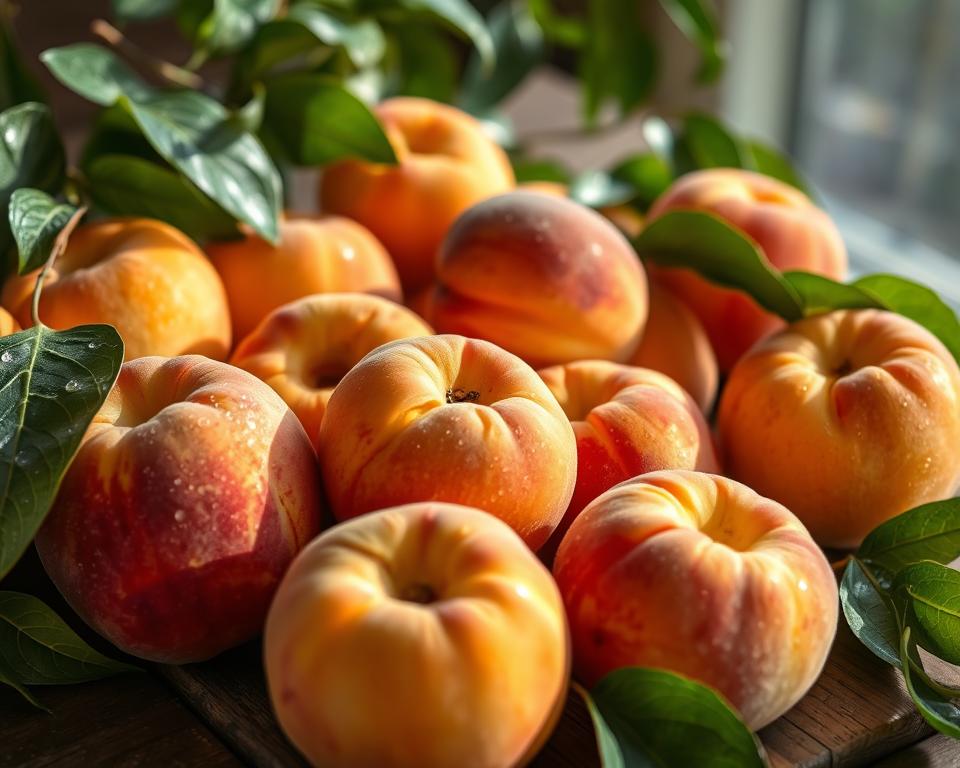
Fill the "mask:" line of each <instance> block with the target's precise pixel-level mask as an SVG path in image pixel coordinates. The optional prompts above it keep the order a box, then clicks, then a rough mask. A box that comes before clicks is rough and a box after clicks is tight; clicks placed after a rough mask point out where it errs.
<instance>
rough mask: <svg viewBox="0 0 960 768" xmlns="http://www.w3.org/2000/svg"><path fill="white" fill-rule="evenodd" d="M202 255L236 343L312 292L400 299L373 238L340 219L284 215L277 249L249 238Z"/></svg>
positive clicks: (397, 286)
mask: <svg viewBox="0 0 960 768" xmlns="http://www.w3.org/2000/svg"><path fill="white" fill-rule="evenodd" d="M207 254H208V255H209V256H210V260H211V261H212V262H213V266H214V267H216V268H217V271H218V272H219V273H220V277H222V278H223V284H224V286H226V289H227V298H228V300H229V301H230V316H231V317H232V318H233V335H234V338H235V339H236V340H237V341H239V340H240V339H243V338H244V337H245V336H247V334H249V333H250V332H251V331H252V330H253V329H254V328H256V327H257V324H258V323H259V322H260V321H261V320H263V318H265V317H266V316H267V315H269V314H270V313H271V312H272V311H273V310H275V309H276V308H277V307H280V306H283V305H284V304H287V303H289V302H291V301H294V300H295V299H301V298H303V297H304V296H310V295H311V294H314V293H344V292H349V291H353V292H359V293H372V294H376V295H378V296H383V297H384V298H387V299H393V300H397V301H399V300H400V296H401V294H400V284H399V282H398V280H397V273H396V270H395V269H394V267H393V264H392V263H391V261H390V257H389V256H388V255H387V252H386V251H385V250H384V249H383V246H382V245H381V244H380V243H379V241H378V240H377V238H375V237H374V236H373V235H372V234H370V232H369V230H367V229H366V228H365V227H363V226H362V225H360V224H357V222H355V221H350V220H349V219H345V218H343V217H340V216H296V215H288V216H285V217H284V218H283V219H282V220H281V221H280V242H279V243H278V244H277V245H271V244H270V243H268V242H267V241H266V240H264V239H263V238H261V237H258V236H256V235H249V236H247V237H245V238H244V239H243V240H235V241H230V242H222V243H211V244H209V245H208V246H207Z"/></svg>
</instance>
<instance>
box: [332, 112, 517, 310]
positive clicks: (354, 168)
mask: <svg viewBox="0 0 960 768" xmlns="http://www.w3.org/2000/svg"><path fill="white" fill-rule="evenodd" d="M374 111H375V113H376V115H377V117H378V118H379V119H380V121H381V123H382V124H383V127H384V130H385V131H386V134H387V138H388V139H389V140H390V144H391V146H392V147H393V150H394V153H395V154H396V156H397V160H398V163H397V165H377V164H373V163H367V162H363V161H360V160H343V161H340V162H337V163H333V164H332V165H329V166H327V167H326V168H325V169H324V171H323V176H322V177H321V181H320V205H321V207H322V209H323V210H325V211H329V212H331V213H338V214H341V215H343V216H349V217H350V218H351V219H356V220H357V221H359V222H360V223H362V224H363V225H365V226H366V227H368V228H369V229H370V231H371V232H373V233H374V234H375V235H376V236H377V237H378V238H379V239H380V241H381V242H382V243H383V244H384V245H385V246H386V248H387V250H388V251H389V252H390V255H391V256H392V257H393V260H394V262H395V263H396V265H397V271H398V272H399V273H400V279H401V281H402V282H403V288H404V290H405V291H407V292H410V293H412V292H416V291H417V290H419V289H422V288H424V287H425V286H426V285H428V284H429V283H430V281H431V280H432V279H433V270H434V259H435V257H436V251H437V248H438V247H439V246H440V243H441V242H442V240H443V238H444V236H445V235H446V233H447V230H448V229H449V228H450V225H451V224H453V222H454V220H456V218H457V217H458V216H459V215H460V214H461V213H463V212H464V211H465V210H467V208H469V207H470V206H472V205H474V204H475V203H478V202H480V201H481V200H484V199H486V198H488V197H491V196H493V195H497V194H500V193H501V192H506V191H507V190H510V189H513V186H514V184H515V180H514V176H513V168H512V167H511V165H510V160H509V159H508V158H507V155H506V153H505V152H504V151H503V150H502V149H500V147H498V146H497V145H496V144H495V143H494V142H493V141H492V140H491V139H490V138H489V137H488V136H487V134H486V133H485V132H484V130H483V127H482V126H481V125H480V123H479V122H477V121H476V120H475V119H474V118H473V117H471V116H470V115H468V114H467V113H466V112H461V111H460V110H459V109H456V108H454V107H451V106H447V105H446V104H441V103H439V102H435V101H431V100H430V99H422V98H413V97H398V98H393V99H388V100H387V101H384V102H382V103H381V104H379V105H378V106H377V107H376V108H375V110H374Z"/></svg>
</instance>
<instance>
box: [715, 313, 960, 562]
mask: <svg viewBox="0 0 960 768" xmlns="http://www.w3.org/2000/svg"><path fill="white" fill-rule="evenodd" d="M718 424H719V431H720V442H721V445H722V448H723V451H724V456H725V457H726V460H727V468H728V469H729V470H730V473H731V476H733V477H736V478H737V479H739V480H742V481H743V482H745V483H748V484H749V485H750V486H751V487H752V488H755V489H756V490H757V491H758V492H759V493H762V494H764V495H766V496H770V497H771V498H774V499H776V500H777V501H779V502H781V503H782V504H785V505H787V506H788V507H789V508H790V509H791V510H793V511H794V512H795V513H796V515H797V516H798V517H799V518H800V519H801V520H803V522H804V524H805V525H806V526H807V527H808V528H809V529H810V532H811V533H812V534H813V537H814V538H815V539H816V540H817V541H818V542H820V543H821V544H822V545H824V546H830V547H855V546H857V545H858V544H859V543H860V541H861V540H862V539H863V537H864V536H865V535H866V534H867V533H869V532H870V531H871V530H872V529H873V528H875V527H876V526H878V525H879V524H880V523H882V522H884V521H885V520H888V519H890V518H891V517H893V516H894V515H897V514H899V513H901V512H905V511H906V510H908V509H911V508H912V507H915V506H918V505H919V504H922V503H924V502H928V501H933V500H935V499H941V498H944V497H946V496H950V495H951V494H952V493H953V492H954V491H955V490H956V488H957V485H958V483H960V450H958V446H960V369H958V367H957V363H956V361H955V360H954V359H953V357H952V356H951V355H950V353H949V352H948V351H947V349H946V348H945V347H944V346H943V344H941V343H940V342H939V341H938V340H937V339H936V338H935V337H934V336H933V335H932V334H931V333H929V332H928V331H927V330H926V329H924V328H922V327H921V326H919V325H918V324H917V323H915V322H913V321H912V320H908V319H907V318H905V317H902V316H901V315H896V314H893V313H891V312H882V311H877V310H856V311H839V312H831V313H829V314H824V315H819V316H816V317H811V318H807V319H805V320H800V321H799V322H796V323H793V324H792V325H790V326H788V327H787V328H786V330H784V331H782V332H781V333H779V334H777V335H776V336H773V337H771V338H769V339H767V340H766V341H764V342H761V343H760V344H759V345H757V346H756V347H755V348H754V349H753V350H751V351H750V352H749V353H748V354H747V355H746V356H745V357H744V358H743V359H742V360H741V361H740V362H739V363H738V364H737V365H736V366H735V367H734V369H733V371H732V372H731V373H730V378H729V380H728V381H727V386H726V387H725V389H724V392H723V395H722V396H721V398H720V408H719V419H718Z"/></svg>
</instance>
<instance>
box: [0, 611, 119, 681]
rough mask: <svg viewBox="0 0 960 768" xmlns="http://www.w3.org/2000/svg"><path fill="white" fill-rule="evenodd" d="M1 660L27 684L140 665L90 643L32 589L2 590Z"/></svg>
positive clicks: (87, 676)
mask: <svg viewBox="0 0 960 768" xmlns="http://www.w3.org/2000/svg"><path fill="white" fill-rule="evenodd" d="M0 662H2V664H3V666H4V667H5V668H6V669H7V670H9V671H11V672H12V673H13V676H14V677H15V678H16V679H17V681H18V682H20V683H21V684H23V685H66V684H70V683H84V682H87V681H89V680H100V679H102V678H104V677H112V676H113V675H118V674H122V673H124V672H133V671H137V668H136V667H133V666H131V665H129V664H123V663H122V662H119V661H114V660H113V659H110V658H108V657H106V656H104V655H103V654H102V653H99V652H98V651H95V650H94V649H93V648H91V647H90V646H89V645H87V644H86V643H85V642H84V641H83V640H81V639H80V637H78V636H77V634H76V633H75V632H74V631H73V630H72V629H70V627H68V626H67V624H66V623H65V622H64V621H63V619H61V618H60V617H59V616H57V614H56V613H54V612H53V610H52V609H51V608H50V607H49V606H47V605H46V604H44V603H43V602H42V601H40V600H38V599H37V598H36V597H33V596H32V595H24V594H21V593H20V592H0Z"/></svg>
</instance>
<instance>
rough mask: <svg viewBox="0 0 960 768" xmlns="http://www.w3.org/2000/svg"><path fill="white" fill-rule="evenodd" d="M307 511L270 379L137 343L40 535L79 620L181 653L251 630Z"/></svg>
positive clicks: (313, 475) (316, 506)
mask: <svg viewBox="0 0 960 768" xmlns="http://www.w3.org/2000/svg"><path fill="white" fill-rule="evenodd" d="M29 458H30V457H28V459H29ZM36 458H37V460H39V459H40V458H42V457H36ZM319 521H320V484H319V476H318V471H317V465H316V458H315V456H314V453H313V450H312V449H311V448H310V443H309V441H308V440H307V437H306V435H305V434H304V432H303V427H301V426H300V424H299V423H298V422H297V419H296V417H295V416H294V415H293V414H292V413H291V412H290V409H289V408H287V406H286V405H284V403H283V401H282V400H281V399H280V398H279V397H278V396H277V395H276V394H275V393H274V392H273V390H271V389H270V388H269V387H268V386H267V385H266V384H264V383H263V382H261V381H260V380H258V379H256V378H255V377H253V376H251V375H250V374H249V373H246V372H245V371H240V370H237V369H236V368H234V367H233V366H230V365H227V364H226V363H218V362H214V361H212V360H208V359H207V358H204V357H200V356H198V355H190V356H186V357H175V358H160V357H145V358H140V359H138V360H134V361H132V362H129V363H126V364H125V365H124V366H123V368H122V370H121V371H120V377H119V379H118V380H117V384H116V386H115V387H114V388H113V390H112V391H111V392H110V394H109V395H108V397H107V400H106V402H105V403H104V405H103V407H102V408H101V410H100V412H99V413H98V414H97V415H96V417H95V418H94V420H93V423H92V424H91V425H90V427H89V429H88V430H87V433H86V434H85V435H84V438H83V443H82V444H81V446H80V449H79V451H78V453H77V455H76V457H75V458H74V460H73V463H72V464H71V465H70V468H69V469H68V470H67V473H66V475H64V478H63V484H62V485H61V487H60V490H59V492H58V494H57V498H56V500H55V502H54V504H53V508H52V509H51V511H50V515H49V517H48V518H47V519H46V521H45V522H44V524H43V526H42V528H41V529H40V532H39V534H38V535H37V539H36V544H37V550H38V551H39V553H40V558H41V559H42V561H43V564H44V567H45V568H46V570H47V573H48V574H49V575H50V578H51V579H52V580H53V582H54V584H56V585H57V588H58V589H59V590H60V591H61V592H62V593H63V595H64V597H66V599H67V601H68V602H69V603H70V605H71V606H72V607H73V608H74V610H76V612H77V613H78V614H79V615H80V617H81V618H82V619H83V620H84V621H86V622H87V624H89V625H90V626H91V627H93V628H94V629H95V630H96V631H97V632H99V633H100V634H102V635H103V636H104V637H106V638H107V639H108V640H110V641H111V642H112V643H114V644H115V645H116V646H118V647H119V648H121V649H122V650H124V651H126V652H128V653H132V654H134V655H136V656H140V657H142V658H145V659H151V660H154V661H162V662H166V663H175V664H180V663H184V662H190V661H200V660H202V659H207V658H209V657H211V656H214V655H216V654H217V653H220V652H221V651H223V650H226V649H227V648H230V647H232V646H234V645H237V644H238V643H241V642H243V641H245V640H249V639H250V638H251V637H254V636H255V635H257V634H258V633H259V632H260V630H261V629H262V628H263V622H264V619H265V617H266V613H267V607H268V606H269V603H270V600H271V598H272V597H273V593H274V591H275V590H276V588H277V586H278V585H279V583H280V579H281V577H282V576H283V573H284V571H285V570H286V568H287V566H288V565H289V564H290V562H291V560H292V559H293V556H294V555H295V554H296V553H297V552H298V551H299V550H300V549H301V548H302V547H303V546H304V544H306V543H307V542H308V541H309V540H310V539H311V538H313V536H315V535H316V533H317V532H318V530H319Z"/></svg>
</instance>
